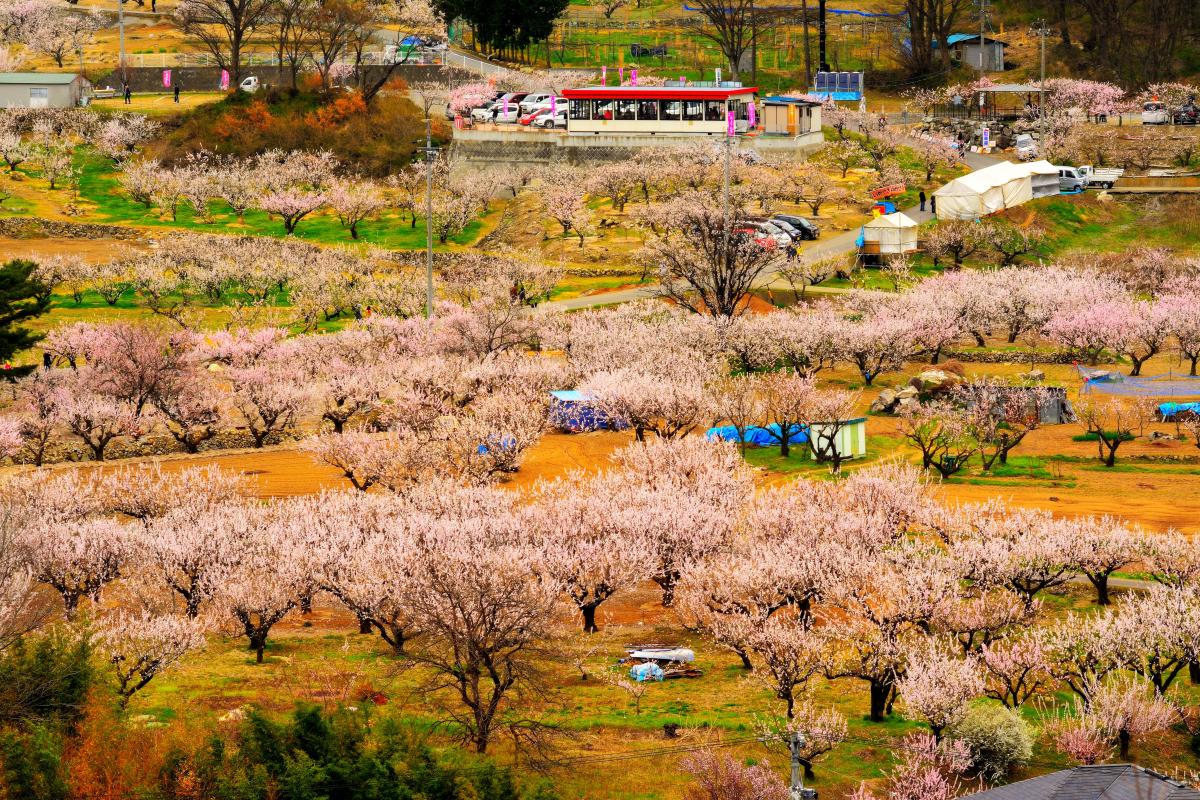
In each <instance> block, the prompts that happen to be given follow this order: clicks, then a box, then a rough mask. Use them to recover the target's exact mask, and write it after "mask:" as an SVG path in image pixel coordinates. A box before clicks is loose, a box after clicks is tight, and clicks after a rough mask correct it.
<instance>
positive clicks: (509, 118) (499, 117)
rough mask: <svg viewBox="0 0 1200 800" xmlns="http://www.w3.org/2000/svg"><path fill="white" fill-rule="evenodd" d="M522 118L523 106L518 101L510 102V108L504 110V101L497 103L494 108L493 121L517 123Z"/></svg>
mask: <svg viewBox="0 0 1200 800" xmlns="http://www.w3.org/2000/svg"><path fill="white" fill-rule="evenodd" d="M520 119H521V108H520V106H518V105H517V104H516V103H509V104H508V110H507V111H505V110H504V101H500V102H499V103H496V105H495V107H494V108H493V110H492V121H493V122H498V123H506V124H515V123H517V122H519V121H520Z"/></svg>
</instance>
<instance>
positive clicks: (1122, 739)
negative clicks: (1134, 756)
mask: <svg viewBox="0 0 1200 800" xmlns="http://www.w3.org/2000/svg"><path fill="white" fill-rule="evenodd" d="M1129 741H1130V736H1129V731H1127V730H1122V731H1121V732H1120V733H1118V734H1117V742H1118V743H1119V745H1120V751H1121V760H1122V761H1128V760H1129Z"/></svg>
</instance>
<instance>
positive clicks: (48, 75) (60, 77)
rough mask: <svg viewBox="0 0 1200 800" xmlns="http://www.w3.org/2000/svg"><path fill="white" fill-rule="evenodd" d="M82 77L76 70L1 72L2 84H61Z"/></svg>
mask: <svg viewBox="0 0 1200 800" xmlns="http://www.w3.org/2000/svg"><path fill="white" fill-rule="evenodd" d="M78 77H81V76H79V75H76V74H75V73H74V72H0V84H8V85H11V84H14V83H15V84H22V83H29V84H33V85H35V86H47V85H49V86H61V85H63V84H67V83H74V82H75V79H76V78H78Z"/></svg>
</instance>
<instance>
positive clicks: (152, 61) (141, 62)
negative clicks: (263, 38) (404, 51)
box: [125, 50, 495, 69]
mask: <svg viewBox="0 0 1200 800" xmlns="http://www.w3.org/2000/svg"><path fill="white" fill-rule="evenodd" d="M444 55H450V54H447V53H445V52H439V51H436V50H427V51H421V52H419V53H413V54H411V55H409V56H408V57H407V58H404V59H403V60H401V61H400V62H399V63H400V64H415V65H431V66H437V65H441V64H444V63H445V61H444V60H443V58H442V57H443V56H444ZM454 55H457V54H454ZM125 63H126V65H127V66H130V67H161V68H163V69H167V68H177V69H183V68H186V67H216V66H218V64H217V60H216V59H215V58H213V57H212V55H210V54H209V53H129V54H127V55H126V56H125ZM334 63H335V64H336V65H338V66H346V67H352V66H354V62H353V61H352V60H349V59H344V58H343V59H338V60H337V61H335V62H334ZM362 63H363V64H366V65H368V66H377V65H381V64H388V63H391V62H389V61H388V60H387V59H386V58H385V55H384V51H382V50H377V51H372V52H369V53H364V54H363V61H362ZM279 66H284V67H286V66H288V64H287V63H286V62H282V63H281V62H280V59H279V56H277V55H276V54H274V53H246V54H244V55H243V56H242V68H243V69H245V68H247V67H251V68H252V67H279ZM305 66H308V65H307V64H306V65H305ZM492 66H495V65H492Z"/></svg>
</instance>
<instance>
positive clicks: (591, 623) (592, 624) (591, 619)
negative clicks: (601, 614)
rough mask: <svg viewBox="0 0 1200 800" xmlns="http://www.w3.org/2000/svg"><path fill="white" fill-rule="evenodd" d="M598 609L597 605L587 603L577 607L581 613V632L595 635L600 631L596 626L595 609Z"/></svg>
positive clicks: (598, 605)
mask: <svg viewBox="0 0 1200 800" xmlns="http://www.w3.org/2000/svg"><path fill="white" fill-rule="evenodd" d="M599 607H600V604H599V603H587V604H585V605H582V606H580V607H579V610H580V611H581V612H583V632H584V633H596V632H597V631H599V630H600V628H598V627H597V626H596V609H597V608H599Z"/></svg>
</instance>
